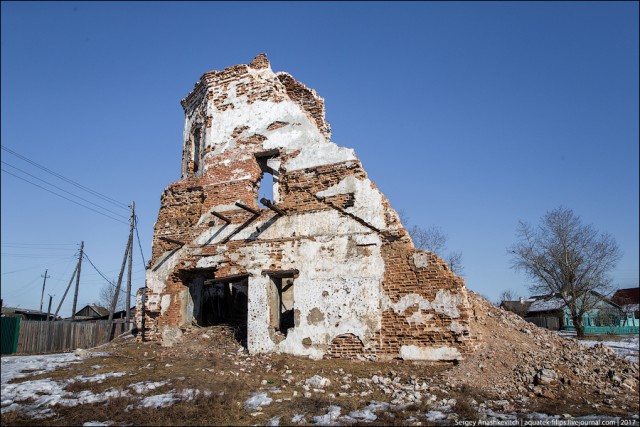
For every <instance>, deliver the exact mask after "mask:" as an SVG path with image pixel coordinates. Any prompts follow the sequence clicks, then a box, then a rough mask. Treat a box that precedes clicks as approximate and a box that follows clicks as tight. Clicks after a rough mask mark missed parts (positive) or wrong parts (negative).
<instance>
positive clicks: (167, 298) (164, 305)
mask: <svg viewBox="0 0 640 427" xmlns="http://www.w3.org/2000/svg"><path fill="white" fill-rule="evenodd" d="M170 305H171V295H162V300H161V301H160V314H161V315H163V314H164V313H165V312H166V311H167V310H168V309H169V306H170Z"/></svg>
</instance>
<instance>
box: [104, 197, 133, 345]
mask: <svg viewBox="0 0 640 427" xmlns="http://www.w3.org/2000/svg"><path fill="white" fill-rule="evenodd" d="M133 220H134V216H133V205H132V206H131V224H130V226H129V239H127V246H126V247H125V250H124V258H123V259H122V267H120V274H119V275H118V283H117V284H116V292H115V293H114V294H113V300H111V308H110V309H109V322H108V323H107V341H110V340H111V328H112V327H113V313H114V312H115V311H116V305H117V303H118V296H119V295H120V285H122V276H123V275H124V267H125V265H126V264H127V257H128V256H129V252H130V251H131V248H132V247H133Z"/></svg>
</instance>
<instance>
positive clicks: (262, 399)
mask: <svg viewBox="0 0 640 427" xmlns="http://www.w3.org/2000/svg"><path fill="white" fill-rule="evenodd" d="M271 402H273V399H272V398H270V397H268V396H267V393H264V392H258V393H253V394H251V397H250V398H248V399H247V400H246V401H245V402H244V408H245V409H246V410H247V411H255V410H259V408H261V407H262V406H266V405H270V404H271Z"/></svg>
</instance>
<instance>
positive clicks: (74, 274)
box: [53, 264, 78, 319]
mask: <svg viewBox="0 0 640 427" xmlns="http://www.w3.org/2000/svg"><path fill="white" fill-rule="evenodd" d="M77 272H78V264H76V268H75V270H73V274H72V275H71V280H69V284H68V285H67V289H65V290H64V295H62V299H61V300H60V304H58V308H57V309H56V314H54V315H53V318H54V319H55V318H56V317H58V312H59V311H60V307H62V303H63V302H64V299H65V298H66V297H67V292H69V288H70V287H71V284H72V283H73V279H74V277H76V273H77ZM74 312H75V310H74Z"/></svg>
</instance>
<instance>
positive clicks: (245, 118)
mask: <svg viewBox="0 0 640 427" xmlns="http://www.w3.org/2000/svg"><path fill="white" fill-rule="evenodd" d="M182 106H183V108H184V111H185V127H184V150H183V158H182V179H181V180H179V181H178V182H175V183H173V184H171V185H170V186H168V187H167V188H166V189H165V191H164V193H163V194H162V200H161V207H160V212H159V214H158V220H157V222H156V224H155V229H154V237H153V258H152V260H151V261H150V263H149V268H148V270H147V277H146V301H145V319H144V320H145V327H144V336H145V338H146V339H150V340H158V339H161V340H162V341H163V343H165V344H166V345H171V344H173V343H175V342H179V341H180V339H181V338H180V337H181V328H184V327H185V326H190V325H192V324H193V323H196V324H198V325H200V326H208V325H214V324H219V323H232V324H234V325H237V327H238V331H239V333H238V336H239V338H240V339H244V338H245V337H246V345H247V347H248V349H249V351H250V352H284V353H291V354H296V355H307V356H310V357H313V358H321V357H343V358H347V357H349V358H354V357H358V358H368V359H389V358H403V359H420V360H454V359H460V358H462V357H463V356H464V355H465V354H468V353H469V352H471V351H473V348H474V340H473V339H472V337H471V331H470V330H469V317H470V314H471V313H470V305H469V303H468V301H467V294H466V289H465V285H464V281H463V280H462V279H461V278H459V277H457V276H456V275H455V274H454V273H453V272H452V271H451V270H450V269H449V268H448V266H447V264H446V263H445V262H444V261H442V259H440V258H439V257H438V256H436V255H435V254H433V253H431V252H427V251H422V250H416V249H415V248H414V246H413V243H412V241H411V238H410V237H409V235H408V234H407V232H406V231H405V230H404V228H403V227H402V224H401V223H400V220H399V218H398V215H397V213H396V212H395V211H394V210H393V209H392V208H391V206H390V205H389V202H388V201H387V199H386V198H385V196H384V195H383V194H382V193H381V192H380V191H379V190H378V189H377V188H376V186H375V185H374V183H373V182H371V181H370V180H369V179H368V178H367V174H366V172H365V171H364V169H363V168H362V165H361V164H360V161H359V160H358V158H357V157H356V156H355V154H354V152H353V150H350V149H347V148H343V147H339V146H337V145H336V144H334V143H333V142H331V140H330V137H331V131H330V127H329V124H328V123H327V122H326V121H325V108H324V100H323V99H322V98H320V97H319V96H318V95H317V93H316V92H315V91H314V90H312V89H309V88H307V87H306V86H305V85H303V84H302V83H299V82H297V81H296V80H294V79H293V77H291V76H290V75H289V74H287V73H282V72H280V73H274V72H273V71H272V70H271V67H270V64H269V61H268V60H267V57H266V55H264V54H261V55H258V56H257V57H256V58H255V59H254V60H253V61H252V62H251V63H250V64H249V65H236V66H234V67H230V68H227V69H225V70H223V71H210V72H208V73H205V74H204V75H203V76H202V77H201V79H200V81H199V82H198V83H197V84H196V85H195V88H194V89H193V91H191V93H189V95H187V97H186V98H185V99H183V100H182ZM259 193H261V194H262V193H264V194H265V197H264V199H263V200H262V201H260V200H259ZM265 199H266V200H265Z"/></svg>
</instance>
